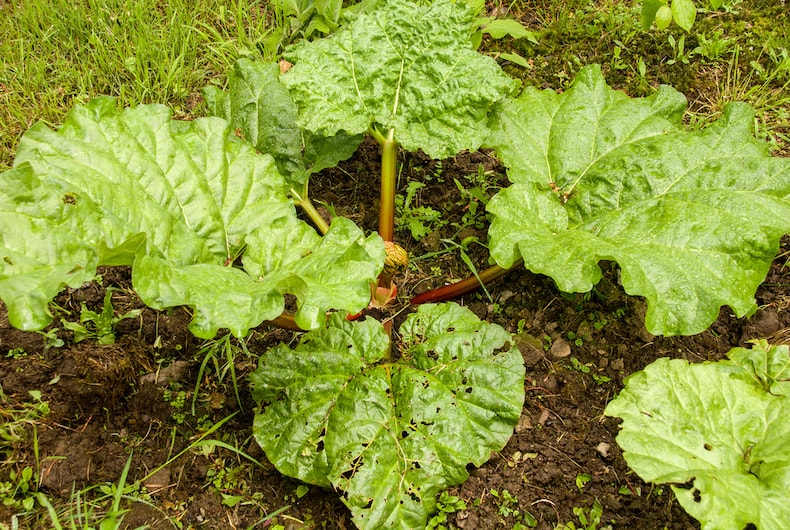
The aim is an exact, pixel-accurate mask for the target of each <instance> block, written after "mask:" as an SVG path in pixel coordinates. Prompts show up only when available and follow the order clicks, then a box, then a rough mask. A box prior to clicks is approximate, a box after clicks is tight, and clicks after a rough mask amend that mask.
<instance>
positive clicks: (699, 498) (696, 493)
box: [691, 488, 702, 502]
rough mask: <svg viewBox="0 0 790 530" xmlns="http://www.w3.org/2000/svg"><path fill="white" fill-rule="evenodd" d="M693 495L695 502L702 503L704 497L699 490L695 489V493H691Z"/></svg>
mask: <svg viewBox="0 0 790 530" xmlns="http://www.w3.org/2000/svg"><path fill="white" fill-rule="evenodd" d="M691 495H692V496H693V497H694V502H700V501H701V500H702V495H700V493H699V490H698V489H697V488H694V491H692V492H691Z"/></svg>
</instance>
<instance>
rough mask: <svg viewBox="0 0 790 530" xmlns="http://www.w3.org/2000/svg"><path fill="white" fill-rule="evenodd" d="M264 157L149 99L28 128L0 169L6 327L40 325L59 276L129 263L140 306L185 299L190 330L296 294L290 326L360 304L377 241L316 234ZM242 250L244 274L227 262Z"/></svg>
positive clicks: (62, 280)
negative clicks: (8, 164)
mask: <svg viewBox="0 0 790 530" xmlns="http://www.w3.org/2000/svg"><path fill="white" fill-rule="evenodd" d="M287 190H288V187H287V185H286V182H285V180H284V179H283V177H282V176H280V174H279V173H278V172H277V170H276V168H275V165H274V161H273V159H272V158H271V157H270V156H268V155H260V154H258V153H256V152H255V150H254V149H253V148H252V146H250V145H249V144H248V143H246V142H243V141H241V140H239V139H238V138H236V137H235V135H234V134H233V130H232V128H231V127H230V126H229V125H228V123H227V122H226V121H225V120H222V119H219V118H203V119H199V120H195V121H192V122H179V121H173V120H171V119H170V111H169V110H168V109H167V108H165V107H163V106H160V105H141V106H139V107H135V108H131V109H127V110H123V111H119V110H118V109H117V108H116V103H115V101H114V100H113V99H111V98H98V99H96V100H93V101H91V102H90V103H88V104H87V105H85V106H78V107H76V108H75V109H74V110H72V112H71V113H70V114H69V115H68V117H67V118H66V120H65V122H64V124H63V126H62V127H61V128H60V129H59V130H58V131H52V130H50V129H49V128H47V127H46V126H45V125H43V124H38V125H36V126H34V127H33V128H31V129H30V131H28V132H27V133H26V134H25V135H24V137H23V138H22V140H21V141H20V144H19V150H18V152H17V157H16V161H15V164H14V169H12V170H11V171H8V172H6V173H3V174H2V175H0V256H2V260H0V298H2V299H3V301H4V302H5V303H6V305H7V306H8V312H9V320H10V322H11V323H12V324H13V325H14V326H16V327H20V328H24V329H40V328H42V327H44V326H46V325H47V324H48V323H49V321H50V320H51V315H50V314H49V312H48V309H47V306H48V302H49V300H51V299H52V297H54V296H55V295H56V294H57V293H58V291H59V290H60V289H62V287H63V286H64V285H69V286H71V287H79V286H80V285H81V284H82V283H83V282H85V281H88V280H90V279H92V278H93V277H94V275H95V273H96V267H97V266H99V265H130V266H132V282H133V286H134V288H135V289H136V291H137V293H138V294H139V295H140V297H141V298H142V300H143V301H144V302H145V303H146V304H148V305H149V306H151V307H153V308H156V309H161V308H164V307H169V306H175V305H187V306H191V307H192V308H193V309H194V320H193V321H192V323H191V326H190V329H191V330H192V332H193V333H195V334H196V335H197V336H199V337H212V336H214V335H215V334H216V332H217V330H218V329H219V328H228V329H230V330H231V331H232V332H233V333H234V334H236V335H244V334H246V333H247V330H248V329H249V328H251V327H254V326H257V325H258V324H260V323H261V322H262V321H263V320H266V319H273V318H275V317H277V316H279V315H280V314H281V313H282V311H283V308H284V307H285V300H284V296H283V295H284V294H286V293H291V294H294V295H296V298H297V300H296V303H297V308H298V309H297V312H296V315H295V318H296V321H297V323H298V324H299V325H300V326H303V327H305V328H313V327H317V326H319V325H321V323H322V322H323V320H324V313H325V311H327V310H329V309H333V308H334V309H342V310H347V311H358V310H360V309H362V308H364V307H365V306H366V305H367V303H368V301H369V298H370V291H369V283H370V282H371V281H373V280H375V278H376V277H377V275H378V274H379V272H380V270H381V268H382V264H383V261H384V248H383V243H382V242H381V240H380V238H378V237H377V236H371V237H369V238H365V237H364V235H363V234H362V232H361V231H360V230H359V229H358V228H357V227H356V226H354V225H353V223H351V221H348V220H346V219H336V220H335V222H334V223H333V224H332V226H331V227H330V230H329V233H328V234H327V236H326V237H325V238H321V237H320V236H319V235H318V234H316V233H315V231H313V230H312V229H311V228H310V227H309V226H308V225H307V224H305V223H304V222H302V221H300V220H298V219H297V217H296V211H295V208H294V206H293V204H292V203H291V201H290V200H289V199H288V197H287ZM239 256H242V260H243V264H244V269H242V268H237V267H235V266H233V265H234V262H235V261H236V258H238V257H239Z"/></svg>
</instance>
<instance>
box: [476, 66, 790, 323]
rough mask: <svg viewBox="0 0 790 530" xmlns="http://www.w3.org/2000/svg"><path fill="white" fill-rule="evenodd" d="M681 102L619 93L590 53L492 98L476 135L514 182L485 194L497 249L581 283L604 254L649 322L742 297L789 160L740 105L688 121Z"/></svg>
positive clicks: (748, 290)
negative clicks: (590, 61) (562, 88)
mask: <svg viewBox="0 0 790 530" xmlns="http://www.w3.org/2000/svg"><path fill="white" fill-rule="evenodd" d="M684 108H685V98H684V97H683V96H682V95H681V94H679V93H678V92H676V91H674V90H673V89H671V88H669V87H666V86H662V87H661V88H659V90H658V91H657V92H656V93H655V94H654V95H652V96H650V97H648V98H641V99H631V98H628V97H627V96H626V95H625V94H623V93H621V92H617V91H614V90H612V89H610V88H609V87H608V86H607V85H606V83H605V81H604V79H603V76H602V75H601V72H600V69H599V68H598V67H595V66H591V67H587V68H584V69H582V71H581V72H580V73H579V75H578V76H577V78H576V80H575V82H574V84H573V86H572V87H571V88H570V89H569V90H567V91H566V92H564V93H562V94H556V93H554V92H550V91H539V90H536V89H533V88H528V89H526V90H525V91H524V92H523V93H522V94H521V96H520V97H518V98H516V99H511V100H507V101H506V102H504V103H503V104H502V106H501V107H500V108H499V110H498V113H497V115H496V117H495V120H494V122H495V123H496V130H495V133H494V134H493V135H492V136H491V138H490V139H489V140H488V142H487V144H488V145H489V146H491V147H494V148H496V149H497V151H498V152H499V156H500V157H501V158H502V160H503V162H504V163H505V164H506V166H507V167H508V177H509V178H510V180H511V181H512V182H513V185H512V186H510V187H509V188H506V189H505V190H503V191H501V192H500V193H499V194H497V195H496V196H495V197H494V198H493V199H492V200H491V202H490V203H489V206H488V209H489V211H490V212H491V213H492V214H493V221H492V225H491V230H490V234H489V235H490V239H491V247H490V248H491V253H492V256H493V257H494V259H495V260H496V262H497V263H498V264H499V265H502V266H505V267H508V266H510V265H512V264H513V263H514V262H515V260H516V259H517V258H519V257H522V258H523V259H524V264H525V266H526V267H527V268H528V269H530V270H532V271H534V272H537V273H541V274H546V275H548V276H551V277H552V278H553V279H554V280H555V282H556V283H557V286H558V287H559V288H560V289H561V290H563V291H567V292H585V291H589V290H590V289H592V287H593V286H594V285H595V284H596V283H597V282H598V281H599V280H600V278H601V269H600V267H599V266H598V262H599V261H601V260H611V261H616V262H617V263H618V264H619V265H620V268H621V269H622V276H621V280H622V284H623V287H624V288H625V290H626V292H628V293H629V294H633V295H639V296H644V297H645V298H646V299H647V302H648V312H647V318H646V324H647V328H648V329H649V330H650V331H651V332H652V333H654V334H665V335H674V334H693V333H698V332H701V331H703V330H704V329H705V328H706V327H707V326H708V325H710V324H711V322H713V321H714V320H715V319H716V317H717V316H718V314H719V308H720V307H721V306H723V305H729V306H730V307H731V308H732V309H733V310H734V311H735V313H736V314H737V315H739V316H743V315H745V314H747V313H749V312H750V311H751V310H753V309H754V308H755V304H754V292H755V291H756V289H757V286H758V285H759V284H760V283H761V282H762V281H763V279H764V278H765V275H766V273H767V271H768V267H769V266H770V264H771V261H772V259H773V258H774V256H775V255H776V253H777V251H778V248H779V238H780V237H781V236H782V235H783V234H785V233H786V232H788V231H790V200H788V197H789V196H790V160H787V159H780V158H771V157H769V156H768V154H767V148H766V146H765V145H763V143H762V142H759V141H757V140H756V139H755V138H754V137H753V136H752V123H753V122H752V118H753V114H752V111H751V109H750V108H749V107H748V106H746V105H742V104H732V105H730V106H728V107H727V108H726V110H725V112H724V114H723V116H722V117H721V118H720V119H719V120H718V121H717V122H715V123H714V124H712V125H710V126H709V127H707V128H705V129H703V130H699V131H693V132H689V131H685V130H684V129H683V127H682V122H681V118H682V114H683V110H684Z"/></svg>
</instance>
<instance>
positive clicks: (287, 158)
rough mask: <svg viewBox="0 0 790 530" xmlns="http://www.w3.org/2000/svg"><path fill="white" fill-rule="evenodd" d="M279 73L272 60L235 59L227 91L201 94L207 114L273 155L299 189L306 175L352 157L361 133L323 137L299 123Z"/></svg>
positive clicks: (339, 133)
mask: <svg viewBox="0 0 790 530" xmlns="http://www.w3.org/2000/svg"><path fill="white" fill-rule="evenodd" d="M279 77H280V69H279V66H278V65H277V64H276V63H263V62H256V61H251V60H249V59H239V60H238V61H236V64H235V65H234V66H233V70H232V71H231V72H230V74H229V76H228V91H227V92H222V91H221V90H219V89H218V88H216V87H207V88H204V89H203V95H204V97H205V98H206V102H207V104H208V107H209V111H210V112H211V114H212V115H214V116H219V117H221V118H224V119H226V120H228V121H229V122H230V124H231V126H232V127H233V128H234V129H235V130H236V131H238V133H239V134H241V135H242V136H243V137H244V138H246V139H247V140H249V141H250V142H252V144H253V145H254V146H255V147H256V149H258V151H260V152H262V153H267V154H270V155H272V156H273V157H274V160H275V161H276V162H277V169H278V170H279V171H280V173H281V174H282V175H284V176H285V177H286V178H288V180H289V181H290V183H291V185H292V186H293V187H295V188H297V189H301V188H302V186H303V185H304V183H305V182H306V181H307V179H308V177H309V176H310V175H311V174H313V173H317V172H319V171H321V170H322V169H325V168H328V167H334V166H336V165H337V163H338V162H340V161H341V160H345V159H347V158H349V157H350V156H351V155H353V154H354V152H355V151H356V149H357V147H358V146H359V144H360V142H361V141H362V138H363V136H362V135H361V134H358V135H353V136H352V135H348V134H346V133H344V132H342V131H340V132H338V133H337V134H334V135H332V136H329V137H325V136H322V135H320V134H313V133H311V132H310V131H306V130H304V129H302V128H301V127H299V126H298V125H297V123H296V105H295V103H294V102H293V100H292V99H291V95H290V93H289V92H288V89H287V88H286V87H285V86H284V85H283V84H282V83H280V80H279Z"/></svg>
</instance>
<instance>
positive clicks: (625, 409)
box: [604, 341, 790, 530]
mask: <svg viewBox="0 0 790 530" xmlns="http://www.w3.org/2000/svg"><path fill="white" fill-rule="evenodd" d="M788 350H789V348H788V346H772V345H769V344H768V343H767V342H765V341H757V342H755V343H753V344H752V347H751V348H735V349H733V350H731V351H730V353H729V354H728V356H729V360H724V361H718V362H706V363H696V364H690V363H688V362H686V361H684V360H680V359H675V360H669V359H666V358H664V359H659V360H657V361H655V362H654V363H652V364H650V365H649V366H647V368H645V369H644V370H643V371H641V372H636V373H634V374H632V375H630V376H629V377H627V378H626V380H625V389H624V390H623V391H622V392H621V393H620V394H619V396H618V397H617V398H616V399H614V400H613V401H612V402H610V403H609V405H607V407H606V410H605V411H604V412H605V414H606V415H607V416H615V417H619V418H622V420H623V423H622V426H621V430H620V433H619V434H618V436H617V443H618V444H619V445H620V447H621V448H622V449H623V455H624V457H625V460H626V462H627V463H628V465H629V466H630V467H631V469H633V470H634V471H635V472H636V473H637V474H638V475H639V476H640V477H642V479H644V480H645V481H648V482H653V483H655V484H659V485H660V484H669V485H670V486H671V488H672V491H673V492H674V493H675V496H676V497H677V499H678V502H679V503H680V505H681V506H683V508H684V509H685V510H686V511H687V512H688V513H689V514H690V515H692V516H693V517H694V518H696V519H697V520H698V521H699V522H700V523H701V527H702V528H703V529H705V530H711V529H714V528H746V527H754V528H759V529H760V530H780V529H783V528H786V527H787V521H790V497H789V496H788V491H790V446H788V444H787V440H788V437H790V355H789V354H788Z"/></svg>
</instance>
